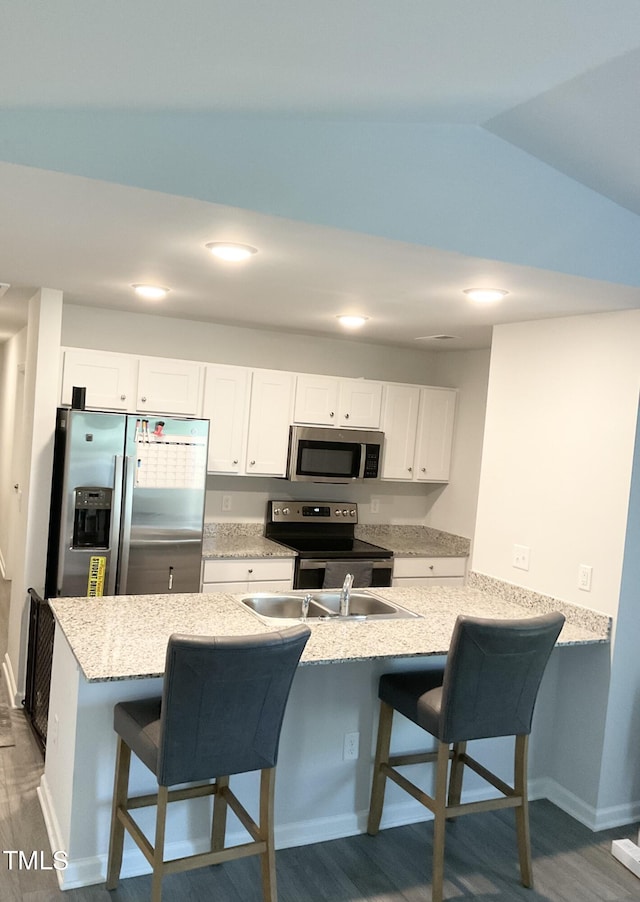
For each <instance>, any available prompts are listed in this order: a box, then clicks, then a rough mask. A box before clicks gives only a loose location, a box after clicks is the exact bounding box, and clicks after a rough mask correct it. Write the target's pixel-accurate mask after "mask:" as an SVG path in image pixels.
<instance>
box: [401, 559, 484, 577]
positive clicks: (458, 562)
mask: <svg viewBox="0 0 640 902" xmlns="http://www.w3.org/2000/svg"><path fill="white" fill-rule="evenodd" d="M466 567H467V559H466V557H397V558H394V560H393V576H394V578H396V577H418V576H427V577H434V576H436V577H440V576H464V575H465V571H466Z"/></svg>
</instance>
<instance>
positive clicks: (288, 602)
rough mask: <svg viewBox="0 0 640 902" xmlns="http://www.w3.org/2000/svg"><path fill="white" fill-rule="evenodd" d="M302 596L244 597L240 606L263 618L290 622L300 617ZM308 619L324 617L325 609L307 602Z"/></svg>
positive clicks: (325, 614) (261, 595)
mask: <svg viewBox="0 0 640 902" xmlns="http://www.w3.org/2000/svg"><path fill="white" fill-rule="evenodd" d="M305 594H306V593H305ZM303 598H304V594H303V595H266V594H265V595H263V594H260V595H245V596H244V598H242V599H241V600H242V604H243V605H245V607H247V608H251V610H252V611H255V612H256V614H262V616H263V617H275V618H279V619H281V620H282V619H288V620H292V619H295V618H296V617H302V599H303ZM307 616H308V617H326V616H327V610H326V608H321V607H320V605H317V604H315V602H313V601H311V602H309V613H308V614H307Z"/></svg>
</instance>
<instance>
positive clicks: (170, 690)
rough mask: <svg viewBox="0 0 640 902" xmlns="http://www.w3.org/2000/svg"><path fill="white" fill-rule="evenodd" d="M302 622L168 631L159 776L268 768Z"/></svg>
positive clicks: (162, 779) (189, 777)
mask: <svg viewBox="0 0 640 902" xmlns="http://www.w3.org/2000/svg"><path fill="white" fill-rule="evenodd" d="M309 633H310V631H309V628H308V627H306V626H303V625H300V626H293V627H291V628H290V629H287V630H282V631H280V632H272V633H268V634H261V635H256V636H241V637H238V638H234V637H219V638H211V637H208V636H207V637H199V636H186V635H179V634H174V635H173V636H171V637H170V639H169V643H168V646H167V657H166V668H165V678H164V686H163V693H162V709H161V719H160V742H159V757H158V771H157V778H158V783H159V784H160V785H161V786H172V785H175V784H176V783H186V782H191V781H201V780H209V779H212V778H214V777H217V776H222V775H225V776H228V775H230V774H238V773H244V772H246V771H253V770H262V769H263V768H270V767H274V766H275V764H276V760H277V756H278V743H279V740H280V731H281V728H282V721H283V718H284V712H285V707H286V703H287V699H288V697H289V690H290V688H291V683H292V680H293V677H294V674H295V671H296V667H297V665H298V661H299V660H300V655H301V654H302V651H303V649H304V646H305V644H306V642H307V639H308V637H309Z"/></svg>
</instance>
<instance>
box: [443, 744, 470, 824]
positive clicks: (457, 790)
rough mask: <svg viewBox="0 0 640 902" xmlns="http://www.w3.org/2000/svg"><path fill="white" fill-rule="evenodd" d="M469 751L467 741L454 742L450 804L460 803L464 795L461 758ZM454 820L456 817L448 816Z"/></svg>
mask: <svg viewBox="0 0 640 902" xmlns="http://www.w3.org/2000/svg"><path fill="white" fill-rule="evenodd" d="M466 751H467V743H466V742H455V743H454V744H453V758H452V759H451V775H450V777H449V801H448V802H447V804H448V805H459V804H460V799H461V797H462V777H463V774H464V764H463V762H462V760H461V758H462V755H464V754H465V753H466ZM448 820H450V821H454V820H455V818H453V817H450V818H448Z"/></svg>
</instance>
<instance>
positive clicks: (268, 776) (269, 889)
mask: <svg viewBox="0 0 640 902" xmlns="http://www.w3.org/2000/svg"><path fill="white" fill-rule="evenodd" d="M275 785H276V769H275V767H269V768H265V770H263V771H261V772H260V834H261V836H262V839H264V840H265V841H266V843H267V849H266V852H264V853H263V854H262V855H261V856H260V868H261V871H262V892H263V895H264V902H277V899H278V887H277V883H276V850H275V841H274V831H273V800H274V795H275Z"/></svg>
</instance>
